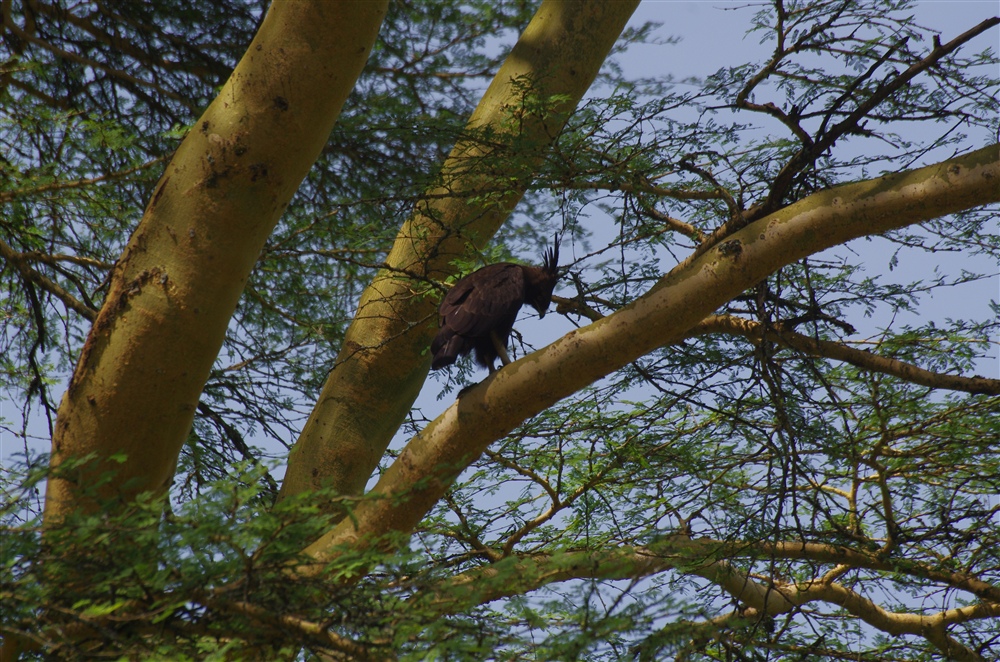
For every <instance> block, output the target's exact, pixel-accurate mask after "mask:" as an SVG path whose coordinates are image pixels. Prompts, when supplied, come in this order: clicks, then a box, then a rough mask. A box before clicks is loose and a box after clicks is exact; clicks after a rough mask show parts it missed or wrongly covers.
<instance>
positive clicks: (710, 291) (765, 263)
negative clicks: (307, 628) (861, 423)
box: [303, 145, 1000, 570]
mask: <svg viewBox="0 0 1000 662" xmlns="http://www.w3.org/2000/svg"><path fill="white" fill-rule="evenodd" d="M998 183H1000V145H992V146H990V147H987V148H984V149H981V150H978V151H976V152H972V153H970V154H966V155H964V156H960V157H958V158H955V159H951V160H948V161H945V162H943V163H939V164H937V165H934V166H929V167H925V168H920V169H917V170H912V171H905V172H902V173H897V174H893V175H887V176H884V177H880V178H877V179H874V180H869V181H863V182H858V183H854V184H847V185H844V186H839V187H836V188H833V189H830V190H827V191H822V192H820V193H816V194H813V195H811V196H809V197H807V198H805V199H803V200H801V201H799V202H798V203H795V204H793V205H790V206H789V207H786V208H785V209H782V210H781V211H779V212H775V213H774V214H771V215H770V216H767V217H765V218H762V219H760V220H759V221H756V222H754V223H752V224H751V225H749V226H748V227H746V228H744V229H743V230H741V231H739V232H737V233H736V234H734V235H732V238H731V239H730V240H729V241H727V242H725V244H723V245H722V246H720V247H719V248H717V249H714V250H712V251H710V252H708V253H704V254H702V255H693V256H691V257H689V258H688V259H686V260H685V261H683V262H682V263H680V264H678V265H677V267H675V268H674V269H673V270H672V271H671V272H670V273H669V274H667V275H666V276H665V277H664V278H663V279H662V280H661V281H660V282H659V283H657V284H656V285H655V286H654V287H653V288H652V289H651V290H650V291H649V292H647V293H646V294H644V295H643V296H642V297H639V298H638V299H636V300H635V301H634V302H632V303H631V304H630V305H628V306H626V307H625V308H622V309H621V310H619V311H617V312H615V313H614V314H612V315H609V316H608V317H605V318H603V319H601V320H599V321H597V322H594V323H593V324H590V325H588V326H585V327H583V328H581V329H578V330H576V331H573V332H571V333H569V334H567V335H565V336H563V337H562V338H561V339H559V340H557V341H556V342H554V343H552V344H551V345H549V346H547V347H545V348H543V349H541V350H539V351H537V352H535V353H533V354H530V355H528V356H526V357H524V358H522V359H520V360H518V361H515V362H514V363H512V364H510V365H508V366H506V367H504V368H503V369H502V370H499V371H497V372H496V373H494V374H493V375H491V376H490V377H487V378H486V379H485V380H484V381H483V382H481V383H480V384H478V385H477V386H475V387H473V388H471V389H469V390H468V391H466V392H465V393H464V395H462V396H461V397H460V398H459V399H458V401H457V402H456V403H455V404H453V405H452V406H451V407H449V408H448V409H447V410H446V411H445V412H444V413H443V414H441V416H439V417H438V418H437V419H435V420H434V421H432V422H431V423H430V424H429V425H428V426H427V427H426V428H424V430H423V431H422V432H421V433H420V434H419V435H417V436H416V437H414V438H413V439H412V440H411V441H410V442H409V443H408V444H407V445H406V447H405V448H404V449H403V451H402V452H401V453H400V455H399V457H398V458H397V459H396V461H395V462H394V463H393V464H392V465H391V466H390V467H389V468H388V470H386V471H385V472H384V473H383V474H382V477H381V479H380V480H379V481H378V483H377V484H376V486H375V488H374V490H373V496H377V497H382V498H375V499H366V500H365V501H364V502H362V503H361V504H359V506H358V508H357V509H356V510H355V512H354V515H355V517H354V518H353V519H351V520H344V521H342V522H340V524H339V525H337V526H336V527H335V528H334V529H333V530H331V531H329V532H328V533H327V534H325V535H324V536H322V537H321V538H320V539H319V540H317V541H316V542H315V543H313V544H312V545H310V546H309V547H308V548H307V549H306V550H305V551H306V554H308V555H310V556H312V557H313V558H314V559H316V561H317V562H318V563H319V564H320V565H321V564H322V563H324V562H326V561H328V560H331V559H333V558H335V557H336V556H337V555H338V554H339V552H338V549H340V548H341V547H342V546H347V547H354V546H359V547H364V546H370V545H376V544H386V543H385V542H384V541H386V540H388V536H390V535H391V534H394V533H400V532H402V533H405V534H409V532H411V531H413V529H414V527H415V526H416V525H417V523H418V522H419V521H420V520H421V519H422V518H423V517H424V515H425V514H426V513H427V512H428V511H429V510H430V509H431V508H432V507H433V506H434V504H435V503H436V502H437V501H438V500H439V499H440V498H441V496H442V495H443V494H444V492H445V490H446V489H447V488H448V487H449V486H450V485H451V484H452V482H453V481H454V480H455V478H456V477H457V476H458V474H459V473H460V472H461V471H462V470H463V469H465V468H466V467H467V466H468V465H469V464H470V463H471V462H472V461H474V460H475V459H476V458H477V457H478V456H479V455H480V454H481V453H482V452H483V450H484V449H485V448H486V447H487V446H488V445H489V444H490V443H492V442H493V441H495V440H496V439H499V438H501V437H503V436H504V435H506V434H508V433H509V432H510V431H511V430H513V429H514V428H515V427H517V426H518V425H520V424H521V423H522V422H524V421H525V420H527V419H528V418H530V417H532V416H534V415H536V414H538V413H539V412H541V411H543V410H544V409H546V408H547V407H549V406H551V405H553V404H555V403H556V402H558V401H559V400H561V399H562V398H564V397H567V396H569V395H571V394H572V393H575V392H576V391H577V390H579V389H581V388H583V387H585V386H587V385H588V384H590V383H592V382H593V381H595V380H597V379H599V378H601V377H603V376H604V375H607V374H609V373H610V372H612V371H614V370H616V369H618V368H620V367H622V366H623V365H626V364H628V363H630V362H632V361H634V360H635V359H637V358H639V357H640V356H643V355H644V354H646V353H648V352H650V351H652V350H653V349H655V348H657V347H660V346H662V345H664V344H667V343H671V342H676V341H677V340H679V339H681V338H683V337H684V335H685V334H686V333H688V332H689V331H690V330H691V329H692V328H693V327H695V326H696V325H697V324H698V323H699V322H701V321H702V320H703V319H704V318H705V317H707V316H708V315H710V314H711V313H712V312H713V311H715V310H717V309H718V308H719V307H720V306H721V305H723V304H725V303H726V302H727V301H729V300H731V299H732V298H734V297H736V296H738V295H739V294H740V293H742V292H744V291H746V290H747V289H749V288H750V287H752V286H753V285H754V284H756V283H758V282H760V281H761V280H762V279H764V278H766V277H767V275H768V274H770V273H772V272H774V271H775V270H777V269H779V268H781V267H782V266H784V265H787V264H791V263H792V262H795V261H797V260H800V259H802V258H803V257H806V256H807V255H810V254H813V253H817V252H820V251H822V250H825V249H827V248H830V247H831V246H836V245H838V244H841V243H844V242H847V241H849V240H851V239H855V238H857V237H861V236H865V235H870V234H878V233H883V232H886V231H888V230H891V229H895V228H899V227H905V226H907V225H912V224H914V223H920V222H923V221H926V220H930V219H932V218H938V217H941V216H944V215H946V214H950V213H954V212H956V211H959V210H963V209H970V208H973V207H977V206H980V205H985V204H989V203H991V202H997V201H1000V186H998ZM723 249H725V250H723ZM303 570H305V569H303Z"/></svg>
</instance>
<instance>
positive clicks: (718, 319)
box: [689, 315, 1000, 395]
mask: <svg viewBox="0 0 1000 662" xmlns="http://www.w3.org/2000/svg"><path fill="white" fill-rule="evenodd" d="M691 331H692V332H691V334H689V335H702V334H706V333H725V334H729V335H737V336H742V337H744V338H746V339H747V340H749V341H750V342H752V343H754V344H758V343H760V342H761V341H762V340H763V337H764V331H765V329H764V325H763V324H761V323H760V322H754V321H752V320H748V319H743V318H740V317H736V316H733V315H711V316H709V317H707V318H705V319H704V320H703V321H702V322H700V323H699V324H698V325H697V326H695V327H694V328H693V329H692V330H691ZM767 337H768V339H769V340H773V341H775V342H777V343H778V344H780V345H783V346H784V347H788V348H790V349H795V350H798V351H800V352H805V353H808V354H814V355H816V356H822V357H825V358H828V359H834V360H836V361H843V362H844V363H850V364H851V365H853V366H857V367H858V368H862V369H863V370H871V371H873V372H880V373H883V374H886V375H892V376H893V377H898V378H899V379H902V380H904V381H907V382H912V383H914V384H919V385H920V386H927V387H929V388H943V389H950V390H952V391H965V392H967V393H973V394H986V395H1000V379H987V378H986V377H980V376H975V377H962V376H960V375H944V374H941V373H939V372H933V371H931V370H925V369H923V368H920V367H918V366H915V365H913V364H912V363H906V362H904V361H899V360H897V359H893V358H889V357H887V356H879V355H878V354H872V353H871V352H866V351H864V350H861V349H854V348H853V347H848V346H847V345H845V344H842V343H839V342H832V341H829V340H817V339H816V338H811V337H809V336H806V335H803V334H801V333H796V332H795V331H787V330H784V329H782V328H781V325H780V324H778V325H776V326H775V327H772V328H771V329H768V330H767Z"/></svg>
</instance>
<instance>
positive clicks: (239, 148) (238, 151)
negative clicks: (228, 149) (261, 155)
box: [233, 145, 247, 156]
mask: <svg viewBox="0 0 1000 662" xmlns="http://www.w3.org/2000/svg"><path fill="white" fill-rule="evenodd" d="M233 153H234V154H236V156H243V155H244V154H246V153H247V148H246V145H237V146H236V148H235V149H233Z"/></svg>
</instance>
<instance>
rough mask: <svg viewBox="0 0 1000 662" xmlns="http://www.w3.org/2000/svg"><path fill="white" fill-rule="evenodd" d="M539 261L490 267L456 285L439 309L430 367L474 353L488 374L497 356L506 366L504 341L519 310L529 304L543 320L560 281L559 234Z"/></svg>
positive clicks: (440, 366)
mask: <svg viewBox="0 0 1000 662" xmlns="http://www.w3.org/2000/svg"><path fill="white" fill-rule="evenodd" d="M542 260H543V266H541V267H533V266H529V265H524V264H513V263H511V262H498V263H497V264H490V265H487V266H485V267H483V268H482V269H478V270H477V271H473V272H472V273H471V274H469V275H468V276H466V277H465V278H462V279H461V280H459V281H458V282H457V283H455V285H454V286H453V287H452V288H451V289H450V290H449V291H448V294H447V295H445V297H444V300H443V301H442V302H441V307H440V308H439V309H438V312H439V314H440V316H441V322H440V324H441V329H440V330H439V331H438V334H437V336H435V338H434V341H433V342H432V343H431V353H432V354H433V355H434V360H433V361H432V362H431V368H433V369H434V370H437V369H439V368H443V367H445V366H447V365H451V364H452V363H454V362H455V359H457V358H458V357H459V356H462V355H464V354H468V353H469V352H471V351H473V350H475V352H476V362H477V363H478V364H479V365H481V366H483V367H484V368H488V369H489V371H490V372H493V371H494V367H493V361H494V360H495V359H496V358H497V357H500V360H501V361H502V362H503V364H504V365H507V364H508V363H510V357H508V356H507V349H506V348H507V339H508V338H509V337H510V332H511V329H513V328H514V320H515V319H517V313H518V311H519V310H521V306H522V305H524V304H526V303H527V304H530V305H531V306H532V307H533V308H534V309H535V310H537V311H538V316H539V317H545V311H546V310H548V308H549V303H550V302H551V301H552V290H553V289H554V288H555V286H556V281H557V280H559V272H558V265H559V237H558V236H557V237H556V238H555V241H554V242H553V246H552V248H550V249H548V250H546V251H545V255H544V256H543V257H542Z"/></svg>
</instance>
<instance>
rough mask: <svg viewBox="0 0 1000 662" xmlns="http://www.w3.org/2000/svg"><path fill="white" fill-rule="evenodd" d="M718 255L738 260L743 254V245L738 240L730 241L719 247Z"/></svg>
mask: <svg viewBox="0 0 1000 662" xmlns="http://www.w3.org/2000/svg"><path fill="white" fill-rule="evenodd" d="M719 253H721V254H722V255H724V256H725V257H731V258H734V259H735V258H738V257H739V256H740V255H741V254H742V253H743V244H741V243H740V240H739V239H731V240H729V241H725V242H723V243H722V244H721V245H720V246H719Z"/></svg>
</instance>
